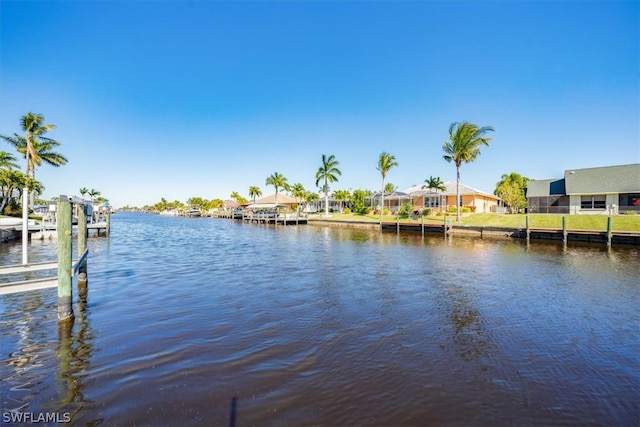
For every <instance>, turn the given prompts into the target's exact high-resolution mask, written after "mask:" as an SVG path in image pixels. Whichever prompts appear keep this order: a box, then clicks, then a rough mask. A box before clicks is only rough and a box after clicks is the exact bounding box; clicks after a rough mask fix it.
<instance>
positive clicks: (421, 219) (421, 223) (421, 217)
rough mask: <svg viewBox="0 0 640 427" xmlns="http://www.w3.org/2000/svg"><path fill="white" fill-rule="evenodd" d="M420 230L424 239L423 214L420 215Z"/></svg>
mask: <svg viewBox="0 0 640 427" xmlns="http://www.w3.org/2000/svg"><path fill="white" fill-rule="evenodd" d="M420 228H422V237H424V212H423V213H422V214H420Z"/></svg>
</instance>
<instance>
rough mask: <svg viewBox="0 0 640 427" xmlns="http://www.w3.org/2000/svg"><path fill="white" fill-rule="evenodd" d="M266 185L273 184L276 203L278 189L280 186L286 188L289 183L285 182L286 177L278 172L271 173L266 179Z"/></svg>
mask: <svg viewBox="0 0 640 427" xmlns="http://www.w3.org/2000/svg"><path fill="white" fill-rule="evenodd" d="M266 185H273V187H274V188H275V189H276V205H277V204H278V190H279V189H280V188H286V187H287V186H288V185H289V184H288V183H287V178H285V177H284V175H282V174H281V173H280V172H274V173H272V174H271V175H270V176H269V177H268V178H267V181H266Z"/></svg>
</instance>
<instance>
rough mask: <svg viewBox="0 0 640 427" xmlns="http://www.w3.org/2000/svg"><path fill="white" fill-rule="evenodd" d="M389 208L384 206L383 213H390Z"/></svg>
mask: <svg viewBox="0 0 640 427" xmlns="http://www.w3.org/2000/svg"><path fill="white" fill-rule="evenodd" d="M389 213H390V212H389V209H388V208H384V209H382V215H389Z"/></svg>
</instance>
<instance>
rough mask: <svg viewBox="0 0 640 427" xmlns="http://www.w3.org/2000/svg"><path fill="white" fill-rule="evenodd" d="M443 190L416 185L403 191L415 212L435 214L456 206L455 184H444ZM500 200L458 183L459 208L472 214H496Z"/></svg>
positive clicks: (450, 182) (452, 182)
mask: <svg viewBox="0 0 640 427" xmlns="http://www.w3.org/2000/svg"><path fill="white" fill-rule="evenodd" d="M444 187H445V190H444V191H441V190H434V189H429V188H427V186H426V184H424V183H423V184H418V185H414V186H412V187H409V188H407V189H406V190H404V191H403V193H406V194H408V195H410V196H411V198H412V200H413V206H414V209H415V210H422V209H432V210H434V211H435V212H438V211H446V210H447V209H448V208H449V207H450V206H451V207H453V206H455V205H456V182H455V181H447V182H445V183H444ZM499 201H500V198H499V197H497V196H495V195H493V194H489V193H485V192H484V191H481V190H478V189H476V188H473V187H469V186H468V185H465V184H463V183H460V206H462V207H468V208H469V209H471V211H472V212H476V213H484V212H496V211H497V209H498V202H499Z"/></svg>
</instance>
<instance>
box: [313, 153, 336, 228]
mask: <svg viewBox="0 0 640 427" xmlns="http://www.w3.org/2000/svg"><path fill="white" fill-rule="evenodd" d="M339 164H340V162H339V161H337V160H336V156H334V155H333V154H332V155H330V156H327V155H326V154H323V155H322V165H320V167H319V168H318V171H317V172H316V187H317V186H318V184H319V183H320V181H324V185H323V186H322V191H323V192H324V216H325V217H328V216H329V183H330V182H337V181H338V176H341V175H342V172H340V169H338V165H339Z"/></svg>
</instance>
